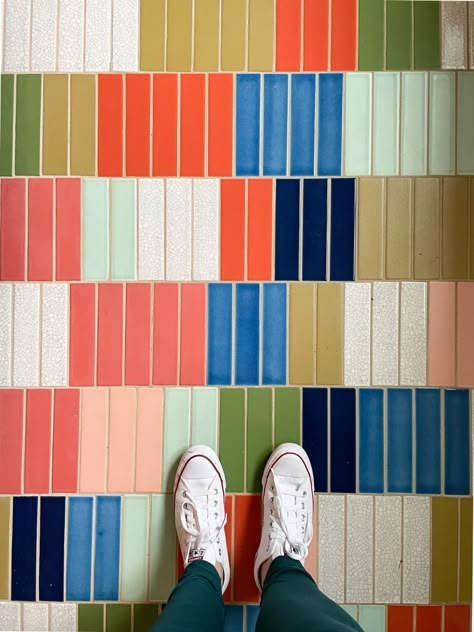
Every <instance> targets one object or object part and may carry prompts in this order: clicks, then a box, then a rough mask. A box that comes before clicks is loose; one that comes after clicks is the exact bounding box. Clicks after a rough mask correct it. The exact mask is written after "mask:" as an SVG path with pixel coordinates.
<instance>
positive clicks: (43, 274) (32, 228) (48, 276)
mask: <svg viewBox="0 0 474 632" xmlns="http://www.w3.org/2000/svg"><path fill="white" fill-rule="evenodd" d="M28 280H29V281H52V280H53V180H52V178H30V179H29V180H28Z"/></svg>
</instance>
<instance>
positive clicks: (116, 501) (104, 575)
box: [94, 496, 121, 601]
mask: <svg viewBox="0 0 474 632" xmlns="http://www.w3.org/2000/svg"><path fill="white" fill-rule="evenodd" d="M120 512H121V499H120V496H97V499H96V522H95V557H94V600H95V601H116V600H117V599H118V589H119V561H120Z"/></svg>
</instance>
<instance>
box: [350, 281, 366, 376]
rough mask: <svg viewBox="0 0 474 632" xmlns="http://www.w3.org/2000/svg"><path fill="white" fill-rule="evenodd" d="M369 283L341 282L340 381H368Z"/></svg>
mask: <svg viewBox="0 0 474 632" xmlns="http://www.w3.org/2000/svg"><path fill="white" fill-rule="evenodd" d="M370 299H371V286H370V283H346V284H345V308H344V309H345V316H344V384H346V385H357V386H368V385H369V384H370V317H371V305H370V304H371V300H370Z"/></svg>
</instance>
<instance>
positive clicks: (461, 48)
mask: <svg viewBox="0 0 474 632" xmlns="http://www.w3.org/2000/svg"><path fill="white" fill-rule="evenodd" d="M440 21H441V67H442V68H447V69H449V68H453V69H459V68H467V3H466V2H458V1H457V0H454V1H453V0H450V1H449V2H440Z"/></svg>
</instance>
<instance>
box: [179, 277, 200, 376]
mask: <svg viewBox="0 0 474 632" xmlns="http://www.w3.org/2000/svg"><path fill="white" fill-rule="evenodd" d="M205 327H206V287H205V285H204V284H201V283H183V284H182V286H181V341H180V342H181V345H180V346H181V349H180V380H179V381H180V384H183V385H188V384H190V385H191V384H192V385H201V384H204V383H205V379H206V378H205V364H206V360H205V352H206V351H205V344H206V341H205V337H206V330H205Z"/></svg>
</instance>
